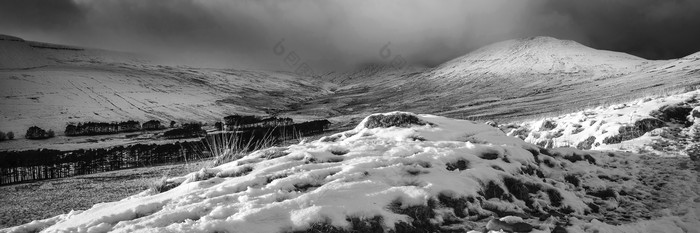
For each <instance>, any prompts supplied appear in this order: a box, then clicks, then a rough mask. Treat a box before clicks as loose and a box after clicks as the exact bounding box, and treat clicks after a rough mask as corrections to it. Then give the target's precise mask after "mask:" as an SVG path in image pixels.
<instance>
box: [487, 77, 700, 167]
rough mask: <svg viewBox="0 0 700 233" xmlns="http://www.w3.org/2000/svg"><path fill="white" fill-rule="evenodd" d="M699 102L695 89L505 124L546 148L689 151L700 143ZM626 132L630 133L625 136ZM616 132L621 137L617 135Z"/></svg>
mask: <svg viewBox="0 0 700 233" xmlns="http://www.w3.org/2000/svg"><path fill="white" fill-rule="evenodd" d="M669 106H671V107H676V108H679V109H681V110H680V112H682V110H683V109H685V110H686V111H687V112H688V113H685V112H683V113H682V115H681V116H678V117H676V118H677V119H674V118H672V117H669V116H664V114H663V113H661V112H663V111H664V109H669ZM698 106H700V91H697V90H696V91H691V92H687V93H682V94H677V95H670V96H666V97H656V98H652V97H647V98H643V99H639V100H635V101H631V102H628V103H624V104H617V105H612V106H609V107H596V108H591V109H586V110H583V111H580V112H575V113H571V114H566V115H562V116H557V117H549V118H544V119H540V120H536V121H527V122H523V123H519V124H508V125H502V126H500V127H501V128H502V129H503V130H504V131H505V132H507V133H508V135H510V136H515V137H520V138H522V139H524V140H525V141H526V142H529V143H533V144H536V145H540V146H542V147H546V148H552V147H576V148H579V149H594V150H610V151H630V152H637V153H646V152H650V153H654V154H657V155H660V156H688V154H687V153H686V151H687V150H686V148H689V147H692V146H694V145H697V144H698V143H700V142H699V141H697V139H696V138H697V137H698V136H700V134H697V133H696V131H697V128H698V124H697V122H693V121H694V119H695V117H694V116H693V115H692V114H693V112H692V110H691V109H693V108H697V107H698ZM660 110H661V111H660ZM667 111H668V110H667ZM668 114H670V113H668ZM666 115H667V114H666ZM699 115H700V114H699ZM683 118H685V119H683ZM649 122H651V123H649ZM693 123H695V124H693ZM656 124H658V125H656ZM637 126H642V127H641V128H640V127H637ZM627 131H635V132H627ZM624 133H627V134H628V135H629V136H627V137H621V136H620V135H621V134H624ZM616 137H618V139H621V140H622V141H619V140H613V139H615V138H616ZM606 139H607V140H606Z"/></svg>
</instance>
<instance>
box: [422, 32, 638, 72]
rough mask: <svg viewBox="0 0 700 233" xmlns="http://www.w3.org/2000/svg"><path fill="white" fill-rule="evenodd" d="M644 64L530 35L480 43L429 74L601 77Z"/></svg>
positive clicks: (634, 70) (630, 58)
mask: <svg viewBox="0 0 700 233" xmlns="http://www.w3.org/2000/svg"><path fill="white" fill-rule="evenodd" d="M648 65H649V61H647V60H645V59H642V58H639V57H635V56H632V55H629V54H626V53H619V52H611V51H605V50H596V49H592V48H589V47H586V46H584V45H582V44H579V43H577V42H575V41H570V40H558V39H555V38H551V37H532V38H526V39H517V40H508V41H504V42H499V43H495V44H492V45H489V46H486V47H483V48H481V49H478V50H476V51H474V52H471V53H469V54H467V55H465V56H462V57H459V58H456V59H453V60H452V61H449V62H446V63H444V64H442V65H440V66H439V67H437V68H436V69H435V70H434V71H433V72H432V76H434V78H443V77H454V78H460V77H463V76H470V75H484V74H492V75H501V76H503V75H513V76H518V75H520V74H543V75H545V74H559V75H561V74H591V75H592V76H595V77H602V76H620V75H625V74H629V73H632V72H637V71H639V70H641V69H643V68H644V67H646V66H648ZM514 78H515V77H514Z"/></svg>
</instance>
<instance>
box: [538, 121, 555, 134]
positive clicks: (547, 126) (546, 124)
mask: <svg viewBox="0 0 700 233" xmlns="http://www.w3.org/2000/svg"><path fill="white" fill-rule="evenodd" d="M556 127H557V123H556V122H555V121H552V120H544V121H542V126H540V131H548V130H553V129H554V128H556Z"/></svg>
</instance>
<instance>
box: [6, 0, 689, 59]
mask: <svg viewBox="0 0 700 233" xmlns="http://www.w3.org/2000/svg"><path fill="white" fill-rule="evenodd" d="M697 12H700V1H694V0H688V1H683V0H627V1H622V0H588V1H574V0H517V1H516V0H465V1H457V0H444V1H433V0H352V1H351V0H347V1H343V0H288V1H273V0H238V1H224V0H207V1H205V0H167V1H160V0H99V1H98V0H72V1H71V0H3V1H0V31H1V32H0V33H7V34H14V35H17V36H21V37H24V38H26V39H31V40H39V41H49V42H56V43H65V44H73V45H83V46H89V47H98V48H108V49H115V50H126V51H135V52H144V53H152V54H156V55H161V56H163V57H166V58H169V59H172V60H175V61H180V62H188V63H192V64H195V65H214V66H253V67H267V68H283V69H293V68H294V67H289V66H287V67H285V66H286V65H285V63H284V59H285V57H286V56H287V55H288V54H289V53H291V52H294V53H295V54H296V58H298V60H299V63H301V62H306V63H308V64H311V65H312V66H313V67H314V68H315V69H318V70H322V69H323V68H348V67H354V66H355V65H358V64H366V63H372V62H390V59H384V58H382V57H381V56H380V54H379V51H380V49H381V48H382V46H385V45H387V44H388V45H389V48H390V49H391V51H392V55H391V56H392V58H393V57H396V56H401V57H403V58H405V59H406V60H407V61H408V62H409V63H414V64H423V65H436V64H439V63H442V62H444V61H446V60H449V59H451V58H454V57H457V56H460V55H463V54H465V53H467V52H469V51H471V50H473V49H475V48H478V47H480V46H483V45H486V44H489V43H493V42H497V41H501V40H506V39H512V38H520V37H528V36H537V35H544V36H553V37H557V38H560V39H572V40H576V41H579V42H581V43H584V44H586V45H588V46H591V47H594V48H600V49H609V50H616V51H623V52H628V53H632V54H635V55H638V56H642V57H645V58H651V59H660V58H664V59H665V58H674V57H681V56H684V55H687V54H690V53H693V52H696V51H698V50H700V45H698V44H699V43H697V41H700V32H699V31H700V30H697V29H696V28H697V27H699V26H700V21H699V20H700V16H698V15H700V14H697ZM279 42H282V45H283V46H284V47H285V49H286V50H285V53H284V54H282V55H276V54H274V53H273V51H272V48H273V47H274V46H275V44H278V43H279Z"/></svg>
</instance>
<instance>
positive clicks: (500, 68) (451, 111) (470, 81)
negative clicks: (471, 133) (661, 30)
mask: <svg viewBox="0 0 700 233" xmlns="http://www.w3.org/2000/svg"><path fill="white" fill-rule="evenodd" d="M698 57H700V55H698V54H694V55H691V56H688V57H685V58H681V59H676V60H665V61H664V60H660V61H652V60H645V59H643V58H639V57H635V56H632V55H629V54H625V53H620V52H612V51H605V50H597V49H593V48H589V47H586V46H584V45H581V44H579V43H577V42H573V41H566V40H558V39H555V38H551V37H534V38H527V39H518V40H509V41H504V42H499V43H495V44H492V45H489V46H486V47H484V48H481V49H478V50H476V51H474V52H471V53H469V54H466V55H464V56H462V57H459V58H456V59H453V60H451V61H448V62H446V63H444V64H442V65H439V66H437V67H435V68H433V69H427V70H424V71H422V72H421V71H418V72H416V71H415V70H408V69H404V70H393V71H392V72H378V73H379V74H380V75H376V74H375V73H377V72H375V73H372V75H370V76H364V77H362V76H359V75H354V76H352V75H348V76H347V79H339V80H342V81H343V82H344V83H351V84H347V85H350V86H351V87H352V88H345V89H343V88H342V86H341V88H339V91H338V92H336V93H334V94H332V95H328V96H325V97H324V98H320V99H317V100H313V101H309V102H307V104H306V106H310V107H312V108H314V109H315V110H318V109H322V106H324V105H326V106H332V110H328V111H326V113H327V114H328V115H331V116H332V115H342V114H359V113H365V114H366V113H371V112H376V111H391V110H402V111H413V112H426V113H433V114H440V115H445V116H451V117H477V118H481V119H500V120H513V119H523V118H529V117H533V116H535V115H542V114H552V113H559V112H561V111H574V110H579V109H581V108H583V107H585V106H597V105H599V104H601V103H611V102H624V101H627V100H631V99H634V98H639V97H643V96H645V95H649V94H653V93H659V92H666V91H668V90H672V89H684V88H688V89H692V87H694V86H700V72H698V70H699V69H700V60H698ZM375 79H376V80H375ZM336 80H338V79H336ZM348 80H353V81H348ZM347 98H351V99H352V101H343V100H344V99H347ZM327 103H330V104H327ZM303 111H304V109H301V110H299V112H303Z"/></svg>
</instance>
